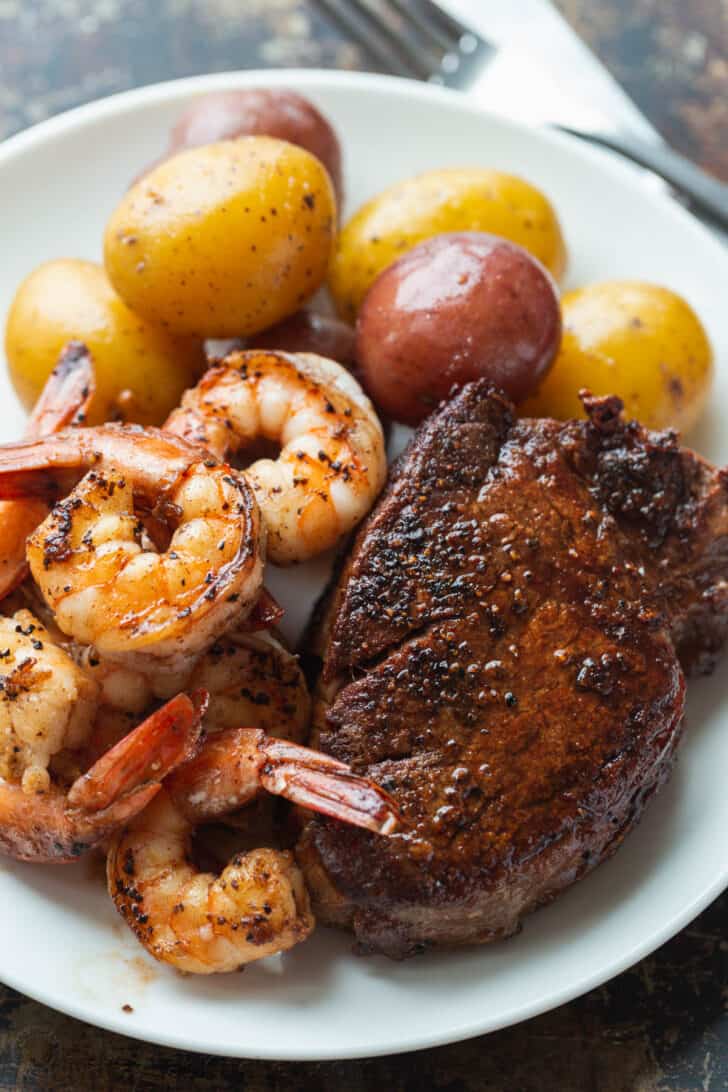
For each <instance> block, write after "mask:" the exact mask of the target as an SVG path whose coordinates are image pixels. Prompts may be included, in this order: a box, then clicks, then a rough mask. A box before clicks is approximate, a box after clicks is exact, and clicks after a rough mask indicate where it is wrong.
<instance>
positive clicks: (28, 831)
mask: <svg viewBox="0 0 728 1092" xmlns="http://www.w3.org/2000/svg"><path fill="white" fill-rule="evenodd" d="M203 705H204V702H203V703H202V704H200V702H198V704H197V705H195V704H194V703H193V702H192V700H191V699H190V698H188V697H187V696H186V695H184V694H181V695H178V696H177V697H176V698H173V699H172V701H170V702H168V703H167V704H166V705H165V706H163V707H162V708H161V709H159V710H157V712H156V713H153V714H152V716H151V717H148V718H147V720H145V721H144V722H143V723H142V724H140V725H139V727H138V728H135V729H134V731H133V732H130V733H129V734H128V735H127V736H125V737H124V739H122V740H121V742H120V743H118V744H117V745H116V746H115V747H112V748H111V750H110V751H107V752H106V754H104V755H103V756H102V757H101V758H100V759H99V760H98V761H97V762H96V763H95V764H94V765H93V766H92V767H91V769H90V770H88V771H87V772H86V773H85V774H83V775H82V776H81V777H80V778H78V780H76V781H75V782H74V783H73V784H72V785H71V786H70V788H69V789H67V790H66V789H64V788H63V786H62V785H60V784H58V783H57V782H51V783H50V784H49V785H48V787H47V788H45V789H44V790H43V791H42V792H40V791H35V792H27V791H25V790H24V788H23V786H22V785H20V784H17V783H14V782H11V781H7V780H3V781H0V852H2V853H5V854H7V855H8V856H10V857H15V858H16V859H18V860H21V861H34V862H37V863H46V864H53V863H59V862H65V861H74V860H76V859H77V858H78V857H80V856H81V855H82V854H83V853H85V852H87V851H88V850H90V849H92V848H94V847H95V846H98V845H100V844H101V843H103V842H106V841H107V840H108V838H109V837H110V836H111V835H113V834H114V833H116V832H118V830H119V829H120V828H122V827H123V826H124V825H125V824H126V823H128V822H129V820H130V819H132V818H133V817H134V816H135V815H137V814H138V813H139V812H141V811H142V810H143V809H144V808H145V807H146V806H147V805H148V804H150V803H151V801H152V800H153V798H154V797H155V796H156V795H157V793H158V792H159V790H160V788H161V782H162V779H163V778H164V777H165V776H166V774H168V773H169V772H170V771H171V770H173V769H174V768H175V767H176V766H178V765H179V764H180V763H181V762H184V761H185V760H188V759H189V758H190V757H191V755H192V754H193V753H194V750H195V748H196V747H197V745H198V743H199V739H200V716H201V712H202V708H203Z"/></svg>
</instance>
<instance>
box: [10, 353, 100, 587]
mask: <svg viewBox="0 0 728 1092" xmlns="http://www.w3.org/2000/svg"><path fill="white" fill-rule="evenodd" d="M93 392H94V376H93V365H92V363H91V357H90V356H89V352H88V349H87V348H86V346H85V345H83V344H82V343H81V342H80V341H70V342H69V343H68V345H67V346H66V347H65V349H64V350H63V352H62V353H61V356H60V359H59V361H58V364H57V365H56V367H55V368H54V370H53V371H52V372H51V374H50V376H49V377H48V380H47V382H46V385H45V387H44V388H43V391H42V393H41V395H40V398H39V399H38V401H37V402H36V404H35V407H34V409H33V412H32V414H31V416H30V418H29V420H28V424H27V427H26V430H25V436H26V439H28V440H32V439H35V438H36V437H38V436H48V435H50V434H51V433H53V432H57V431H58V430H59V429H62V428H65V427H66V426H67V425H71V424H81V423H82V422H83V421H84V420H85V418H86V411H87V409H88V404H89V402H90V400H91V398H92V396H93ZM47 515H48V506H47V505H46V504H44V502H43V501H41V500H38V499H36V498H34V497H28V498H24V499H19V500H10V501H0V599H3V598H5V596H6V595H9V594H10V592H12V591H13V590H14V589H15V588H17V587H18V586H19V585H20V584H21V583H22V582H23V580H24V579H25V577H26V576H27V572H28V565H27V562H26V559H25V542H26V539H27V537H28V535H29V534H31V533H32V532H33V531H34V530H35V529H36V527H37V526H38V524H40V523H42V522H43V520H44V519H45V517H46V516H47Z"/></svg>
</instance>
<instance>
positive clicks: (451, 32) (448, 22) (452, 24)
mask: <svg viewBox="0 0 728 1092" xmlns="http://www.w3.org/2000/svg"><path fill="white" fill-rule="evenodd" d="M417 6H418V7H419V8H424V9H425V10H426V11H427V12H428V13H429V16H430V18H431V19H432V20H433V22H435V23H437V25H438V26H439V27H440V29H441V30H442V32H443V34H446V35H447V36H448V38H449V39H450V41H449V45H448V47H447V48H448V49H457V47H458V43H459V42H460V40H461V39H462V38H464V37H465V36H466V35H471V36H472V35H473V32H472V30H471V29H470V27H466V26H465V24H464V23H461V22H459V21H458V20H457V19H456V18H455V16H454V15H451V14H450V12H449V11H445V10H444V9H443V8H441V7H440V5H439V4H436V3H434V0H417Z"/></svg>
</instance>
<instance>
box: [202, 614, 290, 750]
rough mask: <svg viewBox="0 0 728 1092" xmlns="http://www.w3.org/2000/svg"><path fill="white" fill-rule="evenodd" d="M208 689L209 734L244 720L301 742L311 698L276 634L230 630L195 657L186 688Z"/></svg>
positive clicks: (206, 722) (265, 730) (234, 725)
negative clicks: (204, 651) (231, 631)
mask: <svg viewBox="0 0 728 1092" xmlns="http://www.w3.org/2000/svg"><path fill="white" fill-rule="evenodd" d="M190 688H192V689H202V690H205V691H206V692H207V693H208V694H209V705H208V710H207V713H206V715H205V721H204V727H205V731H206V733H207V734H208V735H212V734H214V733H216V732H220V731H222V730H224V729H226V728H237V727H238V726H239V725H241V724H246V725H249V726H251V727H254V728H261V729H262V730H263V731H264V732H275V734H276V735H278V736H282V737H283V738H285V739H291V740H296V741H300V740H302V739H303V738H304V736H305V734H306V730H307V728H308V722H309V717H310V712H311V699H310V696H309V693H308V689H307V687H306V681H305V679H304V677H303V673H302V671H301V668H300V667H299V664H298V657H297V656H295V655H294V654H293V653H292V652H289V651H288V649H287V648H286V647H285V646H284V645H283V644H282V643H281V642H280V640H278V638H277V637H275V636H274V635H273V634H272V633H255V634H252V633H228V634H227V635H226V636H225V637H221V638H220V639H219V640H218V641H216V642H215V644H214V645H213V646H212V648H210V649H209V650H208V651H207V652H206V653H205V655H204V656H202V657H201V659H200V660H199V661H198V662H197V664H196V665H195V669H194V671H193V672H192V674H191V676H190V678H189V679H188V681H187V684H186V689H190Z"/></svg>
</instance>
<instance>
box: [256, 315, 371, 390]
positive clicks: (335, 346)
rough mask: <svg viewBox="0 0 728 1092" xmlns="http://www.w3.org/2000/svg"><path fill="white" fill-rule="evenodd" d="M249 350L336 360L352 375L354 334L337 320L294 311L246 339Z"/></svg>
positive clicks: (354, 370) (354, 351) (343, 323)
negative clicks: (280, 351)
mask: <svg viewBox="0 0 728 1092" xmlns="http://www.w3.org/2000/svg"><path fill="white" fill-rule="evenodd" d="M248 347H249V348H251V349H282V350H283V351H284V352H287V353H318V355H319V356H326V357H328V358H329V360H337V361H338V362H339V364H343V365H345V367H347V368H348V369H349V371H352V372H354V373H355V374H356V334H355V332H354V330H353V328H352V327H351V326H349V325H348V323H346V322H342V321H341V319H336V318H330V317H329V316H328V315H321V314H318V312H316V311H297V312H296V313H295V315H291V317H290V318H287V319H284V320H283V322H279V323H277V324H276V325H275V326H270V327H269V328H268V329H267V330H263V332H262V333H260V334H256V335H255V336H254V337H251V338H248Z"/></svg>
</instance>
